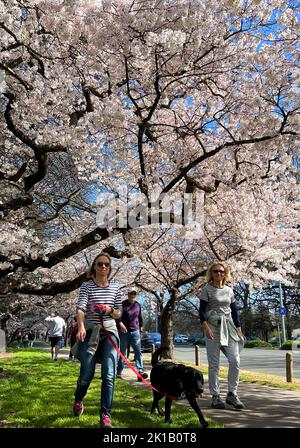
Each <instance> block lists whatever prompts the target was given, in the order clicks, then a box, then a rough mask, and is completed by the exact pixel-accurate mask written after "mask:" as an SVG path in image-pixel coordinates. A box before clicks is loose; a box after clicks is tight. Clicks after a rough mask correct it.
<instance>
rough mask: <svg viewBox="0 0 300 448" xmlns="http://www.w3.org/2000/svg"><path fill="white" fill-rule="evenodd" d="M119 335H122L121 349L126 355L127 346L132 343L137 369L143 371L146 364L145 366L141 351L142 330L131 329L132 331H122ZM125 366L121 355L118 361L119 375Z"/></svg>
mask: <svg viewBox="0 0 300 448" xmlns="http://www.w3.org/2000/svg"><path fill="white" fill-rule="evenodd" d="M119 337H120V350H121V352H122V354H123V355H125V356H126V352H127V347H128V346H129V344H130V345H131V347H132V348H133V352H134V361H135V366H136V370H137V371H138V372H142V371H143V370H144V366H143V359H142V352H141V334H140V331H139V330H135V331H131V332H129V331H128V332H127V333H122V332H121V331H120V332H119ZM124 366H125V362H124V360H123V359H122V358H121V356H120V357H119V361H118V369H117V373H118V374H119V375H120V374H121V373H122V370H123V369H124Z"/></svg>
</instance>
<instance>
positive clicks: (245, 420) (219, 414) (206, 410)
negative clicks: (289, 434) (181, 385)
mask: <svg viewBox="0 0 300 448" xmlns="http://www.w3.org/2000/svg"><path fill="white" fill-rule="evenodd" d="M144 368H145V371H146V372H147V373H150V369H151V365H150V363H149V362H147V361H145V362H144ZM122 375H123V377H124V379H125V380H126V381H128V382H130V383H131V384H133V385H135V386H137V387H145V388H147V389H149V388H148V387H147V386H146V385H145V384H143V383H141V382H137V380H136V376H135V374H134V372H132V370H131V369H129V368H126V369H124V370H123V374H122ZM204 379H205V394H204V397H203V398H201V399H199V405H200V407H201V409H202V411H203V414H204V415H207V416H209V417H211V418H212V419H213V420H216V421H218V422H220V423H222V424H223V425H224V427H225V428H300V392H293V391H288V390H284V389H279V388H275V387H269V386H262V385H260V384H255V383H245V382H241V383H240V385H239V396H240V398H241V400H242V401H243V403H244V404H245V406H246V409H243V410H242V411H236V410H234V409H232V407H231V406H228V405H226V409H222V410H220V409H212V408H211V406H210V405H211V397H210V395H209V393H208V384H207V377H204ZM220 384H221V396H222V398H223V399H225V396H226V393H227V388H226V387H227V381H226V380H223V379H221V380H220ZM177 403H178V404H182V405H186V406H189V404H188V402H187V401H186V400H180V401H178V402H177Z"/></svg>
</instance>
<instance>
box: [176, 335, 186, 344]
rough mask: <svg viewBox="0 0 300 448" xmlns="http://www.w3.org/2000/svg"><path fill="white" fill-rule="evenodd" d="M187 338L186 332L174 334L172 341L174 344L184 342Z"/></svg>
mask: <svg viewBox="0 0 300 448" xmlns="http://www.w3.org/2000/svg"><path fill="white" fill-rule="evenodd" d="M188 340H189V337H188V336H187V335H186V334H176V335H175V336H174V342H175V343H176V344H186V343H187V342H188Z"/></svg>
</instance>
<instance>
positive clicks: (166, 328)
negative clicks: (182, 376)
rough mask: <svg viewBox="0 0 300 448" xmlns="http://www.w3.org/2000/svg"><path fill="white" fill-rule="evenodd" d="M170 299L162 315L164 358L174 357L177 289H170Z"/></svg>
mask: <svg viewBox="0 0 300 448" xmlns="http://www.w3.org/2000/svg"><path fill="white" fill-rule="evenodd" d="M168 292H169V294H170V299H169V301H168V302H167V304H166V306H165V307H164V309H163V312H162V316H161V346H162V347H165V348H166V350H164V351H163V353H162V358H169V359H172V358H173V351H174V342H173V339H174V338H173V336H174V334H173V312H174V310H175V307H176V303H177V291H176V289H172V290H170V291H168Z"/></svg>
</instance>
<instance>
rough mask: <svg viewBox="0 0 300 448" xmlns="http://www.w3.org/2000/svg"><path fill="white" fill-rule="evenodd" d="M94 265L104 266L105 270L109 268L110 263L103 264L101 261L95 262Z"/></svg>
mask: <svg viewBox="0 0 300 448" xmlns="http://www.w3.org/2000/svg"><path fill="white" fill-rule="evenodd" d="M96 265H97V266H104V267H106V268H109V266H110V263H104V262H103V261H97V263H96Z"/></svg>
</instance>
